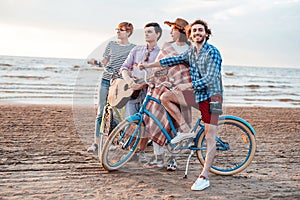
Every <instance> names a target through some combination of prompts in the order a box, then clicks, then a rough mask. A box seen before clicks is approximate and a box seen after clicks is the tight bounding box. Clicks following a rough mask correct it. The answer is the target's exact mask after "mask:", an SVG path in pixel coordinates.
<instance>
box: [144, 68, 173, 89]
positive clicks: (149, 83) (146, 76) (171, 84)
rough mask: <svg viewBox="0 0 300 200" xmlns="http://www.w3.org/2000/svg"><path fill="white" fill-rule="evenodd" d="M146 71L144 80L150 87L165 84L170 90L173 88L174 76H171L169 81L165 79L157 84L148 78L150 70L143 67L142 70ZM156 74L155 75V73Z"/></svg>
mask: <svg viewBox="0 0 300 200" xmlns="http://www.w3.org/2000/svg"><path fill="white" fill-rule="evenodd" d="M142 71H143V72H144V81H145V83H146V84H147V85H148V86H149V87H150V88H159V87H161V86H165V87H166V88H168V89H169V90H173V87H174V81H175V80H174V78H170V82H169V81H164V82H161V83H159V84H158V85H155V84H154V83H151V82H149V81H148V80H147V78H148V71H147V70H145V69H143V70H142ZM154 76H155V75H154Z"/></svg>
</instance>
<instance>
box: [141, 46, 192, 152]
mask: <svg viewBox="0 0 300 200" xmlns="http://www.w3.org/2000/svg"><path fill="white" fill-rule="evenodd" d="M173 55H178V54H177V53H176V52H175V49H174V48H173V47H172V46H171V43H165V44H164V45H163V47H162V48H161V51H160V52H159V54H158V56H157V58H156V59H157V60H160V59H162V58H165V57H170V56H173ZM155 70H161V68H159V69H158V68H157V69H153V72H154V71H155ZM170 78H172V79H173V80H174V85H177V84H182V83H188V82H191V78H190V70H189V66H187V65H177V66H173V67H170V68H169V72H168V74H167V76H165V77H156V78H153V80H152V82H153V83H155V84H156V85H158V84H159V83H161V82H164V81H169V80H170ZM166 91H169V90H168V89H167V88H166V87H164V86H161V87H159V88H155V89H153V93H152V96H153V97H155V98H157V99H159V97H160V96H161V95H162V94H163V93H164V92H166ZM182 98H183V97H182ZM178 106H179V105H178ZM146 108H147V109H148V110H149V111H150V112H151V113H153V114H154V115H155V117H156V118H157V119H159V120H160V122H161V123H162V125H163V126H164V128H165V129H166V130H167V131H168V133H169V134H171V135H172V136H173V133H172V132H171V128H170V125H169V121H168V119H167V116H166V114H165V111H164V109H163V108H162V106H161V105H159V104H157V103H155V102H152V101H151V102H149V103H148V105H147V107H146ZM179 108H180V110H181V113H178V115H182V116H184V117H185V120H186V122H187V123H189V124H190V123H191V108H190V107H184V106H179ZM144 120H145V123H146V133H147V136H148V138H149V139H151V140H152V141H154V142H156V143H157V144H159V145H161V146H162V145H164V144H165V142H166V137H165V136H164V134H163V133H162V132H161V130H160V128H159V127H158V126H157V125H156V123H155V122H154V121H153V120H152V119H151V118H150V117H148V116H146V115H145V116H144ZM173 122H174V120H173ZM174 123H175V127H176V128H178V124H177V122H174Z"/></svg>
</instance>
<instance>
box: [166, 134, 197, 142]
mask: <svg viewBox="0 0 300 200" xmlns="http://www.w3.org/2000/svg"><path fill="white" fill-rule="evenodd" d="M196 135H197V132H194V131H192V132H190V133H181V132H178V134H177V135H176V136H175V137H174V138H173V139H172V140H171V144H176V143H178V142H180V141H181V140H184V139H187V138H193V137H195V136H196Z"/></svg>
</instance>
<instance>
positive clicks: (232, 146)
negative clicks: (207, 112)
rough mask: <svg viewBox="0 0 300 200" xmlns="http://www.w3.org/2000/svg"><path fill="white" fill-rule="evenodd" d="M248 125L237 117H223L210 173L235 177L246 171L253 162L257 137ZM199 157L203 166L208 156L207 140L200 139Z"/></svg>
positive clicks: (202, 135)
mask: <svg viewBox="0 0 300 200" xmlns="http://www.w3.org/2000/svg"><path fill="white" fill-rule="evenodd" d="M252 130H253V129H252V128H251V127H250V125H249V124H248V123H246V122H245V121H244V120H242V119H239V118H237V117H226V116H225V117H223V118H222V119H220V120H219V123H218V130H217V137H216V140H217V144H216V155H215V158H214V163H213V166H212V167H211V169H210V171H211V172H212V173H214V174H219V175H233V174H236V173H239V172H241V171H242V170H244V169H245V168H246V167H247V166H248V165H249V164H250V163H251V161H252V159H253V157H254V154H255V151H256V142H255V136H254V134H255V133H253V131H252ZM197 147H198V148H202V149H204V150H198V151H197V157H198V159H199V161H200V163H201V164H202V165H204V162H205V156H206V152H207V149H206V140H205V135H204V133H202V134H201V135H200V137H199V140H198V144H197Z"/></svg>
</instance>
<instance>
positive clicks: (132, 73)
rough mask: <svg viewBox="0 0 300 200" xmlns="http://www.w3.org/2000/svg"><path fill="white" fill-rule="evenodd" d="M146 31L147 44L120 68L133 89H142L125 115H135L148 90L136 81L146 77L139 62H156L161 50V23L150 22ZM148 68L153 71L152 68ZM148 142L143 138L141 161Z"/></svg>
mask: <svg viewBox="0 0 300 200" xmlns="http://www.w3.org/2000/svg"><path fill="white" fill-rule="evenodd" d="M144 33H145V41H146V45H139V46H136V47H134V48H133V49H132V50H131V51H130V53H129V55H128V57H127V59H126V60H125V62H124V63H123V65H122V66H121V68H120V71H121V73H122V76H123V78H124V81H125V82H126V84H128V86H129V87H130V88H131V89H133V90H136V91H139V90H140V92H136V93H138V94H136V95H135V96H131V98H130V100H129V101H128V102H127V103H126V105H125V117H128V116H130V115H133V114H135V113H137V112H138V111H139V109H140V107H141V105H142V103H143V100H144V98H145V96H146V92H147V88H146V84H144V83H137V82H136V81H135V80H136V79H141V78H143V77H144V73H143V72H142V71H140V70H139V69H138V68H137V64H138V63H140V62H143V63H146V64H148V63H152V62H154V61H155V59H156V56H157V55H158V53H159V51H160V48H159V47H158V46H157V41H158V40H159V39H160V37H161V34H162V29H161V27H160V25H159V24H158V23H155V22H152V23H148V24H146V25H145V27H144ZM148 70H149V71H151V69H148ZM147 142H148V139H147V138H142V141H141V145H140V153H139V161H140V162H143V163H145V162H147V158H146V156H145V152H144V150H145V148H146V146H147Z"/></svg>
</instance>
